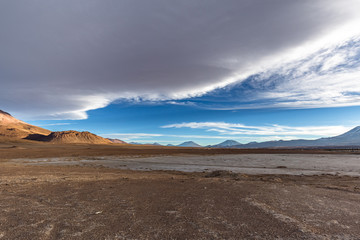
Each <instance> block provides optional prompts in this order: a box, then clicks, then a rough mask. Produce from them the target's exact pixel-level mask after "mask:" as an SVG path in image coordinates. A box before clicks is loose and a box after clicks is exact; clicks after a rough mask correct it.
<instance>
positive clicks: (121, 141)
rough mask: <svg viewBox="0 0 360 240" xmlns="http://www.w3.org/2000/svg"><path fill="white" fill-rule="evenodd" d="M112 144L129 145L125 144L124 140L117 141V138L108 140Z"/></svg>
mask: <svg viewBox="0 0 360 240" xmlns="http://www.w3.org/2000/svg"><path fill="white" fill-rule="evenodd" d="M107 139H108V140H110V141H111V142H112V143H119V144H127V142H124V141H123V140H120V139H117V138H107Z"/></svg>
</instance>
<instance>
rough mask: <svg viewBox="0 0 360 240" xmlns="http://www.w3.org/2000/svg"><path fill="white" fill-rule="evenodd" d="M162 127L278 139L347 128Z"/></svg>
mask: <svg viewBox="0 0 360 240" xmlns="http://www.w3.org/2000/svg"><path fill="white" fill-rule="evenodd" d="M162 128H192V129H204V130H206V131H210V132H217V133H218V134H220V135H228V136H235V135H239V136H244V135H249V136H276V137H277V138H276V139H278V138H279V137H280V136H282V137H281V139H285V138H284V137H288V138H286V139H289V137H290V138H291V139H295V138H299V136H300V137H301V136H311V137H312V138H314V137H329V136H336V135H340V134H342V133H344V132H346V131H348V130H350V129H349V128H346V127H344V126H301V127H290V126H282V125H269V126H247V125H244V124H239V123H225V122H187V123H175V124H169V125H164V126H162Z"/></svg>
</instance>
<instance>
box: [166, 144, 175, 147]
mask: <svg viewBox="0 0 360 240" xmlns="http://www.w3.org/2000/svg"><path fill="white" fill-rule="evenodd" d="M166 146H167V147H175V145H174V144H168V145H166Z"/></svg>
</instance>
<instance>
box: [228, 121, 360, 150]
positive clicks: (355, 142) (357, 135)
mask: <svg viewBox="0 0 360 240" xmlns="http://www.w3.org/2000/svg"><path fill="white" fill-rule="evenodd" d="M342 146H360V126H358V127H355V128H353V129H351V130H350V131H348V132H346V133H344V134H341V135H339V136H335V137H328V138H319V139H315V140H305V139H298V140H289V141H283V140H279V141H267V142H259V143H258V142H251V143H247V144H239V145H234V146H232V148H278V147H342Z"/></svg>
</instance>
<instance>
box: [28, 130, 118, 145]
mask: <svg viewBox="0 0 360 240" xmlns="http://www.w3.org/2000/svg"><path fill="white" fill-rule="evenodd" d="M27 139H29V140H36V141H42V142H50V143H57V144H67V143H90V144H109V143H112V142H111V141H110V140H109V139H106V138H103V137H100V136H97V135H95V134H93V133H91V132H78V131H73V130H70V131H61V132H52V133H50V134H49V135H47V136H44V135H38V134H37V135H30V136H28V137H27Z"/></svg>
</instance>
